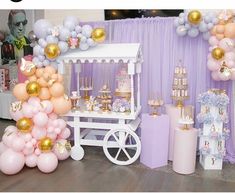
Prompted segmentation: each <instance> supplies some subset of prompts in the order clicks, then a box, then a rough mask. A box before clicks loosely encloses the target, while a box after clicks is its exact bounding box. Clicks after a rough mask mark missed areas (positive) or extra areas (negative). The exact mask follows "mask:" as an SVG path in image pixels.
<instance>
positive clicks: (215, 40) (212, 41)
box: [208, 36, 219, 46]
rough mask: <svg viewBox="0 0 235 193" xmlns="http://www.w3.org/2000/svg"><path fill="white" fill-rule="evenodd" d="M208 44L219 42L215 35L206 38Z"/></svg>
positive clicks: (214, 44) (215, 44) (212, 44)
mask: <svg viewBox="0 0 235 193" xmlns="http://www.w3.org/2000/svg"><path fill="white" fill-rule="evenodd" d="M208 42H209V44H210V45H211V46H217V45H218V44H219V41H218V39H217V38H216V36H211V37H210V38H209V40H208Z"/></svg>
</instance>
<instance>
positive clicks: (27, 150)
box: [22, 147, 34, 155]
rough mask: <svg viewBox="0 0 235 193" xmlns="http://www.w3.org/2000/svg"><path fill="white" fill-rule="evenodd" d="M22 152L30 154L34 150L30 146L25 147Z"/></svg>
mask: <svg viewBox="0 0 235 193" xmlns="http://www.w3.org/2000/svg"><path fill="white" fill-rule="evenodd" d="M22 152H23V154H24V155H30V154H32V153H33V152H34V148H33V147H31V148H27V147H25V148H24V149H23V151H22Z"/></svg>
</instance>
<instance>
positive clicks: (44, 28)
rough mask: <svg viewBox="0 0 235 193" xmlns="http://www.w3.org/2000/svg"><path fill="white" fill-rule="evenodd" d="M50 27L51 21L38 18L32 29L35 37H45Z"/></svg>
mask: <svg viewBox="0 0 235 193" xmlns="http://www.w3.org/2000/svg"><path fill="white" fill-rule="evenodd" d="M51 27H52V25H51V23H49V22H48V21H47V20H45V19H40V20H38V21H36V22H35V24H34V26H33V31H34V33H35V35H36V36H37V38H45V37H46V36H47V35H48V29H50V28H51Z"/></svg>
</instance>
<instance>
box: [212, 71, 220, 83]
mask: <svg viewBox="0 0 235 193" xmlns="http://www.w3.org/2000/svg"><path fill="white" fill-rule="evenodd" d="M211 77H212V78H213V80H215V81H219V80H220V77H219V74H218V72H217V71H213V72H212V73H211Z"/></svg>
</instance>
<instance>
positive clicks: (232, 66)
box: [226, 60, 235, 68]
mask: <svg viewBox="0 0 235 193" xmlns="http://www.w3.org/2000/svg"><path fill="white" fill-rule="evenodd" d="M226 64H227V66H228V67H229V68H234V67H235V62H234V61H233V60H229V61H228V62H226Z"/></svg>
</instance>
